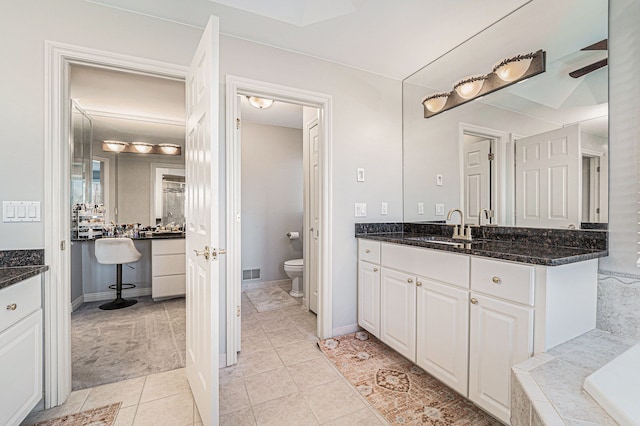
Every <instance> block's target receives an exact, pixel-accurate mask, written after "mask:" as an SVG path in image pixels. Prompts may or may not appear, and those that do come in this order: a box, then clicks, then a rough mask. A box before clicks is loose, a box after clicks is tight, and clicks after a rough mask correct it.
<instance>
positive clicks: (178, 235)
mask: <svg viewBox="0 0 640 426" xmlns="http://www.w3.org/2000/svg"><path fill="white" fill-rule="evenodd" d="M110 238H113V237H110ZM184 238H185V235H184V232H154V233H153V235H151V236H149V237H147V236H146V235H141V236H139V237H137V238H131V239H132V240H133V241H138V240H179V239H184ZM96 239H98V238H92V239H88V238H82V239H72V240H71V241H73V242H74V243H77V242H80V243H81V242H84V241H95V240H96Z"/></svg>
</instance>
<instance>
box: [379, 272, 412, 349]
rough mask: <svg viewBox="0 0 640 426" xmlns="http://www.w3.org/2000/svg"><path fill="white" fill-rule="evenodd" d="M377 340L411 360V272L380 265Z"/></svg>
mask: <svg viewBox="0 0 640 426" xmlns="http://www.w3.org/2000/svg"><path fill="white" fill-rule="evenodd" d="M380 340H382V341H383V342H384V343H386V344H387V345H389V346H391V347H392V348H393V349H395V350H396V351H397V352H398V353H399V354H400V355H402V356H404V357H405V358H407V359H409V360H411V361H415V359H416V285H415V277H414V276H412V275H408V274H405V273H402V272H397V271H392V270H390V269H385V268H382V271H381V273H380Z"/></svg>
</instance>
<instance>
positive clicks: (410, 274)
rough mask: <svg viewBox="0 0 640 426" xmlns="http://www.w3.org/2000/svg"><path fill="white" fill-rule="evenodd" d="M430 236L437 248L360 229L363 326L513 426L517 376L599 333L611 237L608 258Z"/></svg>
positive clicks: (403, 235)
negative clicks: (600, 281) (601, 262)
mask: <svg viewBox="0 0 640 426" xmlns="http://www.w3.org/2000/svg"><path fill="white" fill-rule="evenodd" d="M357 226H358V225H356V227H357ZM368 226H371V224H368ZM405 227H406V224H405ZM432 228H433V229H431V231H433V230H434V229H436V230H437V229H438V228H442V229H441V233H440V234H439V235H438V236H437V237H435V238H434V239H432V240H430V239H429V238H424V237H423V238H422V239H420V238H416V236H415V235H416V234H415V230H413V231H411V232H407V230H406V229H405V232H402V231H400V232H397V230H396V232H390V233H374V234H367V233H366V232H358V228H356V231H357V233H356V237H358V325H359V326H360V327H362V328H364V329H366V330H367V331H369V332H370V333H371V334H373V335H374V336H376V337H377V338H379V339H380V340H381V341H382V342H384V343H386V344H387V345H389V346H390V347H391V348H393V349H394V350H396V351H397V352H398V353H400V354H401V355H403V356H404V357H406V358H407V359H409V360H410V361H412V362H414V363H416V364H417V365H418V366H420V367H421V368H423V369H424V370H425V371H427V372H428V373H429V374H431V375H433V376H434V377H436V378H437V379H438V380H440V381H442V382H443V383H445V384H446V385H448V386H450V387H451V388H452V389H454V390H455V391H457V392H458V393H460V394H461V395H463V396H465V397H467V398H469V399H470V400H471V401H473V402H474V403H475V404H476V405H478V406H479V407H481V408H483V409H484V410H486V411H487V412H489V413H491V414H492V415H493V416H495V417H496V418H498V419H500V420H501V421H503V422H506V423H509V418H510V398H511V394H510V380H511V367H512V366H514V365H515V364H518V363H520V362H522V361H525V360H527V359H528V358H530V357H531V356H533V355H534V354H538V353H541V352H544V351H546V350H548V349H550V348H552V347H555V346H557V345H559V344H561V343H564V342H566V341H568V340H570V339H572V338H574V337H577V336H579V335H581V334H583V333H585V332H587V331H589V330H592V329H593V328H595V321H596V300H597V267H598V260H597V258H598V257H602V256H605V255H606V253H607V252H606V237H605V240H604V248H603V249H602V250H593V249H586V248H585V249H579V248H575V249H573V248H567V247H556V246H554V244H548V245H546V244H542V245H539V246H534V245H527V246H524V245H523V243H518V242H517V241H518V240H520V241H522V240H523V238H522V235H517V236H516V238H514V240H513V241H511V242H508V243H507V242H506V241H504V240H503V241H488V240H476V241H475V242H465V241H462V242H459V243H458V244H453V243H452V241H446V240H447V239H446V238H445V237H444V236H446V235H448V236H450V232H451V229H450V228H449V227H447V226H445V225H441V226H437V225H433V226H432ZM484 228H486V229H488V230H489V231H490V232H491V231H492V232H495V233H496V234H498V233H500V232H504V229H503V228H502V229H500V230H499V229H497V228H496V227H484ZM476 230H478V228H475V229H474V232H476ZM546 231H547V232H549V231H551V233H554V232H555V233H556V234H558V235H561V233H562V232H563V231H561V230H546ZM509 232H514V233H518V232H520V233H522V232H525V231H524V230H523V229H522V228H521V229H520V230H516V229H513V230H512V231H509ZM526 232H536V231H531V230H529V231H526ZM564 232H569V231H564ZM523 235H524V234H523ZM595 235H596V234H594V237H595ZM524 240H526V239H524ZM529 240H531V239H529ZM453 242H455V241H453ZM518 244H520V245H521V246H520V247H518ZM524 244H527V243H524Z"/></svg>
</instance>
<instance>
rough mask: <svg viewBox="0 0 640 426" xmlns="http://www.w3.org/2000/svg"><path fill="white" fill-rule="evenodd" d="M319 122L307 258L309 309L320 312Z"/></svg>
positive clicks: (312, 141) (313, 133)
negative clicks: (308, 269) (309, 242)
mask: <svg viewBox="0 0 640 426" xmlns="http://www.w3.org/2000/svg"><path fill="white" fill-rule="evenodd" d="M319 143H320V139H319V137H318V123H316V124H315V125H314V126H313V127H311V128H309V147H310V150H309V206H310V207H311V220H310V224H309V226H310V232H309V234H310V236H311V244H310V245H309V248H310V249H309V256H307V259H305V262H306V263H307V267H308V268H310V271H309V274H308V277H309V285H308V286H307V288H308V289H309V309H310V310H311V311H313V312H314V313H316V314H317V313H318V257H319V255H320V169H319V164H318V162H319V158H320V157H319V149H320V147H319Z"/></svg>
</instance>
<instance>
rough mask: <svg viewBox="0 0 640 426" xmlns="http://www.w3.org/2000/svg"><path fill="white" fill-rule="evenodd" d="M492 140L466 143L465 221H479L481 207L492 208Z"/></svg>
mask: <svg viewBox="0 0 640 426" xmlns="http://www.w3.org/2000/svg"><path fill="white" fill-rule="evenodd" d="M490 152H491V140H490V139H484V140H480V141H475V142H465V144H464V216H465V217H464V221H465V223H478V213H479V212H480V209H487V210H490V209H491V193H490V192H489V189H490V187H491V169H490V160H489V154H490Z"/></svg>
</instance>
